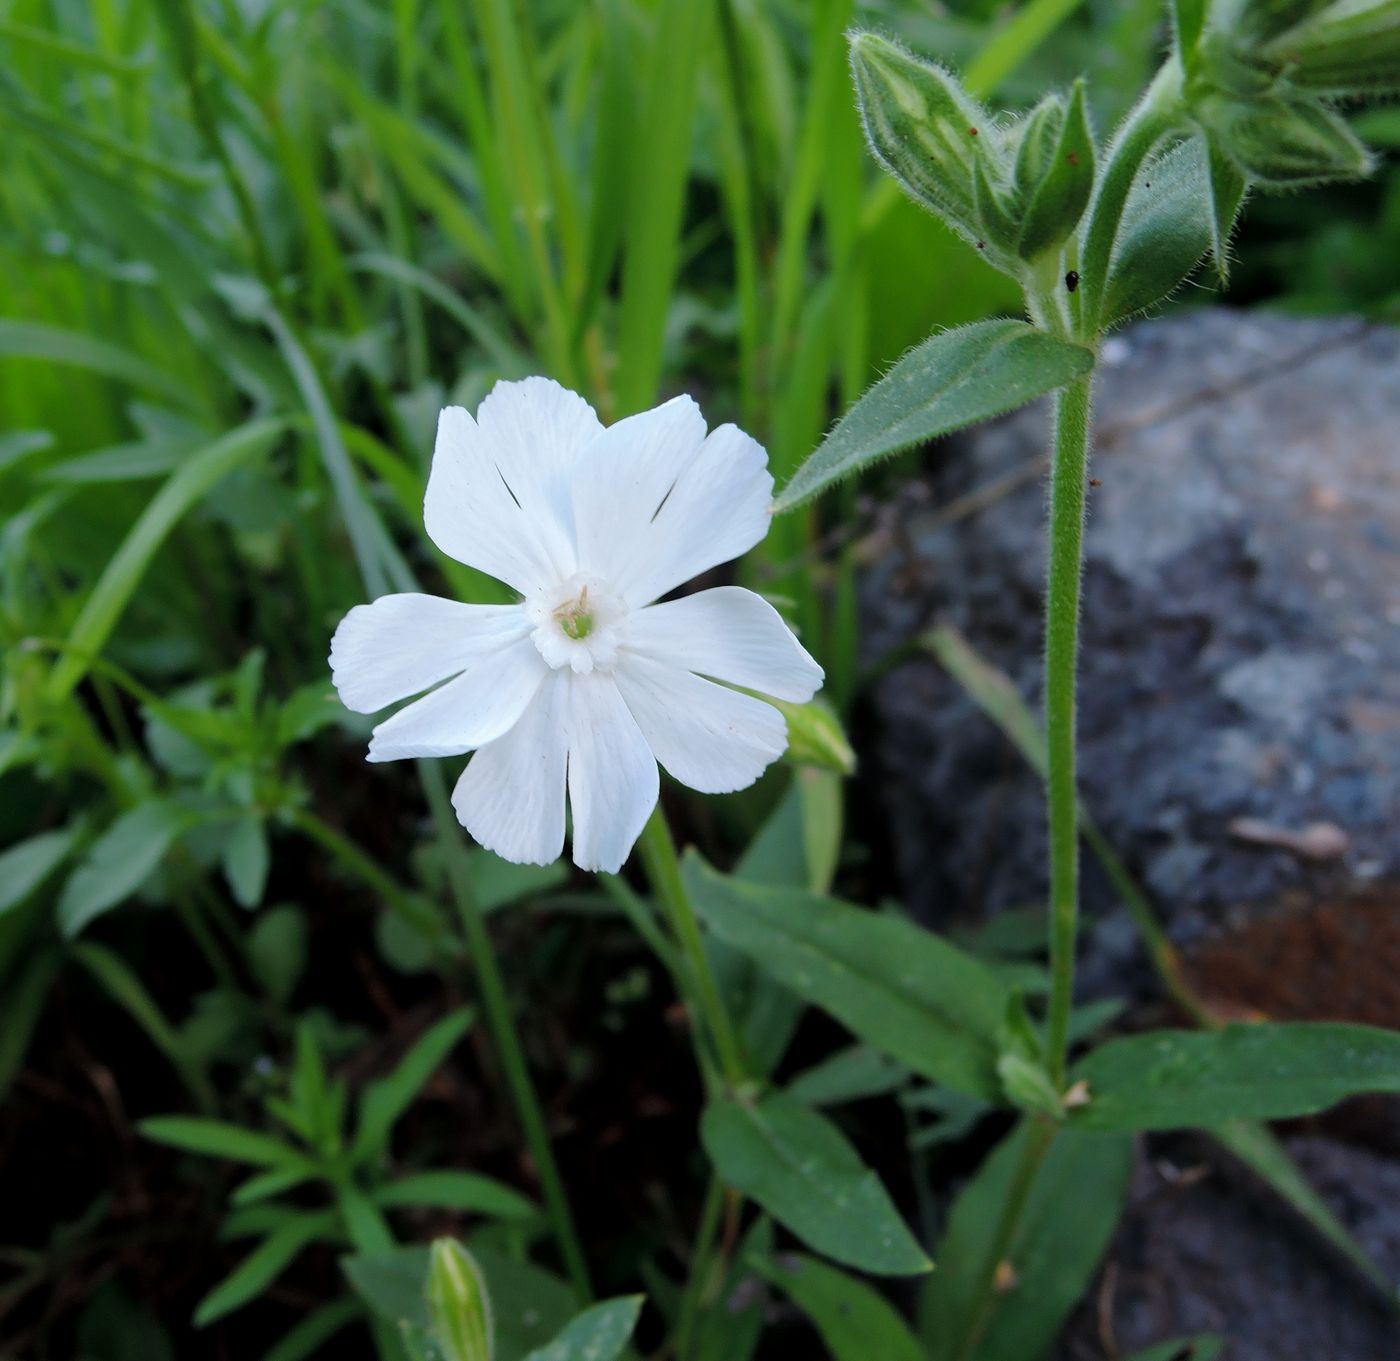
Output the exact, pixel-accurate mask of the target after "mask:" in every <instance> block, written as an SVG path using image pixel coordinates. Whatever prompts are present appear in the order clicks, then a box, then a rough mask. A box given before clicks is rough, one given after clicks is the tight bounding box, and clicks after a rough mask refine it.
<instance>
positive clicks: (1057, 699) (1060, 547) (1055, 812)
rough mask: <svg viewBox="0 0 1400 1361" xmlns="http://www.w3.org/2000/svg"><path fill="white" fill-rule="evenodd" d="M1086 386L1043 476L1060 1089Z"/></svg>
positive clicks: (1060, 399) (1070, 911) (1052, 1038)
mask: <svg viewBox="0 0 1400 1361" xmlns="http://www.w3.org/2000/svg"><path fill="white" fill-rule="evenodd" d="M1092 390H1093V380H1092V378H1089V377H1084V378H1080V379H1077V380H1076V381H1075V382H1073V383H1071V384H1070V385H1069V386H1068V387H1066V388H1062V389H1061V390H1060V392H1059V393H1057V394H1056V398H1055V434H1054V453H1053V462H1052V465H1051V471H1050V564H1049V573H1048V578H1047V582H1046V591H1045V749H1046V780H1045V786H1046V801H1047V804H1048V810H1049V824H1050V1006H1049V1020H1048V1025H1047V1035H1046V1051H1047V1059H1048V1065H1049V1070H1050V1078H1051V1081H1052V1082H1054V1084H1055V1086H1056V1087H1057V1088H1059V1087H1063V1085H1064V1077H1065V1068H1066V1064H1067V1060H1068V1051H1069V1018H1070V1007H1071V1005H1072V1003H1073V1001H1074V948H1075V936H1076V932H1077V929H1078V924H1079V921H1078V919H1079V806H1078V795H1077V792H1076V782H1075V668H1076V665H1077V662H1078V653H1079V588H1080V578H1081V575H1082V569H1083V547H1084V484H1085V478H1086V476H1087V474H1088V466H1089V406H1090V401H1091V396H1092Z"/></svg>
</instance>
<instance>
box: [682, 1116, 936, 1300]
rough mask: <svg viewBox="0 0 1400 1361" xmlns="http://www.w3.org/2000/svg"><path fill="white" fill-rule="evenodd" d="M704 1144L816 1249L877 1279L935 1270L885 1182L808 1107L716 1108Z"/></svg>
mask: <svg viewBox="0 0 1400 1361" xmlns="http://www.w3.org/2000/svg"><path fill="white" fill-rule="evenodd" d="M700 1138H701V1142H702V1143H703V1144H704V1146H705V1152H706V1153H708V1154H709V1156H710V1161H711V1162H713V1163H714V1166H715V1171H716V1172H717V1173H718V1174H719V1175H720V1177H722V1178H723V1179H724V1180H725V1181H726V1182H727V1183H728V1184H729V1185H730V1186H733V1187H734V1188H735V1189H737V1190H739V1191H742V1192H743V1193H744V1194H745V1195H746V1196H748V1197H749V1198H750V1199H751V1200H753V1201H755V1202H756V1203H757V1204H758V1205H760V1206H762V1207H763V1208H764V1209H765V1210H767V1211H768V1213H769V1214H771V1215H772V1216H773V1218H774V1219H776V1220H777V1221H778V1222H779V1223H780V1224H782V1225H784V1226H785V1227H786V1228H788V1229H790V1230H791V1231H792V1232H793V1233H794V1234H796V1235H797V1237H799V1238H800V1239H801V1240H802V1241H803V1242H804V1243H806V1244H807V1245H808V1246H809V1247H812V1248H815V1249H816V1250H817V1251H818V1252H822V1253H825V1254H826V1255H827V1256H828V1257H832V1258H834V1259H835V1260H836V1261H838V1262H844V1263H846V1264H847V1265H848V1266H853V1267H855V1268H857V1269H858V1270H860V1271H868V1272H872V1273H873V1274H876V1275H883V1276H908V1275H915V1274H918V1273H920V1272H924V1271H928V1270H929V1269H930V1267H931V1265H932V1264H931V1263H930V1262H929V1260H928V1258H927V1257H926V1256H925V1255H924V1252H923V1250H922V1249H921V1248H920V1247H919V1245H918V1243H917V1242H916V1241H915V1239H914V1238H913V1236H912V1235H911V1234H910V1232H909V1230H908V1229H907V1228H906V1227H905V1226H904V1222H903V1221H902V1220H901V1219H900V1218H899V1214H898V1212H897V1211H896V1210H895V1208H894V1206H893V1204H892V1203H891V1202H890V1198H889V1196H888V1194H887V1193H886V1191H885V1188H884V1187H883V1186H882V1185H881V1184H880V1180H879V1178H878V1176H877V1175H876V1174H875V1173H874V1172H872V1171H871V1170H870V1168H868V1167H867V1166H866V1165H865V1164H864V1163H863V1162H862V1161H861V1160H860V1157H859V1156H858V1155H857V1153H856V1151H855V1150H854V1149H853V1148H852V1147H851V1146H850V1144H849V1143H847V1142H846V1140H845V1138H844V1137H843V1136H842V1134H841V1133H840V1131H839V1130H838V1129H837V1128H836V1126H835V1125H833V1124H832V1123H831V1122H830V1121H829V1120H827V1119H826V1117H825V1116H822V1115H819V1114H818V1113H817V1112H816V1111H814V1110H812V1109H810V1108H809V1107H807V1106H804V1105H803V1104H802V1103H801V1102H799V1101H795V1100H794V1099H793V1098H792V1097H790V1096H787V1095H784V1094H782V1093H776V1094H774V1095H772V1096H768V1097H765V1098H764V1099H763V1100H761V1101H758V1102H754V1103H750V1102H747V1101H744V1100H742V1099H740V1100H730V1099H725V1100H721V1101H718V1102H712V1103H711V1104H710V1105H709V1106H707V1107H706V1109H705V1115H704V1119H703V1120H702V1121H701V1125H700Z"/></svg>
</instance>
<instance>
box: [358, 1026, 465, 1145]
mask: <svg viewBox="0 0 1400 1361" xmlns="http://www.w3.org/2000/svg"><path fill="white" fill-rule="evenodd" d="M473 1019H474V1016H473V1013H472V1012H471V1011H470V1010H469V1009H466V1008H464V1009H463V1010H461V1011H454V1012H453V1013H452V1014H451V1015H450V1016H444V1017H443V1019H442V1020H440V1021H439V1022H437V1024H436V1025H433V1026H431V1027H429V1028H428V1029H427V1030H425V1031H424V1032H423V1034H422V1035H420V1036H419V1037H418V1039H417V1040H416V1041H415V1043H414V1045H413V1047H412V1048H411V1049H410V1050H409V1051H408V1053H407V1054H405V1055H404V1056H403V1058H402V1059H401V1060H400V1062H399V1066H398V1067H397V1068H395V1069H394V1071H393V1072H392V1073H390V1074H389V1076H388V1077H385V1078H380V1079H379V1081H377V1082H372V1083H371V1084H370V1085H369V1087H368V1088H366V1090H365V1094H364V1096H363V1097H362V1098H361V1101H360V1123H359V1128H358V1129H357V1130H356V1131H355V1143H354V1147H353V1148H352V1149H351V1155H350V1156H351V1158H352V1159H353V1160H354V1161H356V1162H359V1161H361V1160H362V1159H364V1158H367V1157H370V1156H372V1155H373V1154H375V1153H377V1152H378V1151H379V1150H380V1149H382V1148H383V1147H384V1145H385V1143H386V1142H387V1140H388V1138H389V1131H390V1130H391V1129H392V1128H393V1125H394V1122H395V1121H396V1120H397V1119H398V1118H399V1116H401V1115H402V1114H403V1113H404V1111H406V1110H407V1109H408V1108H409V1106H410V1105H411V1104H412V1103H413V1100H414V1098H415V1097H416V1096H417V1095H418V1093H419V1091H421V1090H422V1088H423V1087H424V1085H425V1084H426V1083H427V1081H428V1079H429V1078H430V1077H432V1075H433V1074H434V1073H435V1072H436V1071H437V1069H438V1067H439V1066H440V1065H441V1064H442V1062H443V1061H444V1060H445V1059H446V1058H447V1056H448V1054H450V1053H451V1052H452V1050H453V1049H454V1048H455V1047H456V1044H457V1041H458V1040H460V1039H461V1038H462V1036H463V1035H465V1034H466V1033H467V1031H468V1029H470V1027H471V1023H472V1021H473Z"/></svg>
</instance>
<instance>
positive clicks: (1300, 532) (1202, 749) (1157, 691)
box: [862, 310, 1400, 1024]
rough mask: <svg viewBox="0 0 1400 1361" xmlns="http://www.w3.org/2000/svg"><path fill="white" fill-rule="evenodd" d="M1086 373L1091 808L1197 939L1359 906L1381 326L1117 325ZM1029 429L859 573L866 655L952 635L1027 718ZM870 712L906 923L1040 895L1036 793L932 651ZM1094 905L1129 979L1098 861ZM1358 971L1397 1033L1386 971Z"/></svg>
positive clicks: (884, 544) (984, 455) (1391, 443)
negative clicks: (1014, 695) (1093, 416)
mask: <svg viewBox="0 0 1400 1361" xmlns="http://www.w3.org/2000/svg"><path fill="white" fill-rule="evenodd" d="M1105 360H1106V362H1105V366H1104V372H1103V378H1102V381H1101V384H1100V389H1099V393H1098V398H1097V418H1098V422H1099V431H1100V434H1099V439H1098V448H1097V452H1096V455H1095V460H1094V465H1093V469H1092V473H1093V476H1094V477H1095V478H1097V479H1098V480H1099V485H1098V486H1095V487H1092V488H1091V490H1090V507H1089V523H1088V530H1087V535H1086V576H1085V589H1084V611H1083V661H1082V668H1081V692H1080V693H1081V711H1080V731H1081V757H1080V759H1081V788H1082V792H1083V795H1084V797H1085V799H1086V802H1087V803H1088V806H1089V807H1090V808H1091V809H1092V810H1093V812H1094V814H1095V816H1096V817H1097V818H1098V820H1099V822H1100V823H1101V824H1102V825H1103V827H1104V830H1105V831H1106V832H1107V834H1108V836H1109V839H1110V840H1111V841H1112V843H1113V844H1114V845H1115V846H1116V847H1117V848H1118V850H1119V852H1120V853H1122V854H1124V855H1125V856H1126V858H1127V860H1128V862H1129V864H1130V866H1131V867H1132V868H1133V870H1134V871H1135V873H1136V874H1137V875H1138V877H1139V879H1140V881H1141V882H1142V883H1143V884H1144V885H1145V887H1146V888H1147V890H1148V891H1149V893H1150V895H1151V896H1152V898H1153V899H1154V901H1155V903H1156V904H1157V905H1158V908H1159V910H1160V911H1161V912H1162V914H1163V916H1164V918H1165V919H1166V922H1167V926H1168V929H1169V932H1170V934H1171V935H1172V937H1173V938H1174V939H1175V940H1176V941H1177V942H1178V943H1179V944H1181V945H1183V946H1185V947H1187V948H1188V950H1189V949H1190V948H1191V947H1193V946H1197V945H1199V946H1201V947H1202V948H1204V947H1205V945H1206V943H1207V942H1212V943H1215V944H1218V942H1219V938H1220V934H1221V933H1222V932H1223V933H1226V934H1228V933H1230V932H1233V931H1236V930H1245V929H1247V927H1248V924H1249V923H1250V922H1252V921H1253V920H1254V919H1255V918H1256V917H1257V916H1258V915H1259V914H1261V913H1262V914H1264V915H1266V916H1268V917H1273V916H1275V915H1277V914H1296V913H1300V912H1301V913H1305V914H1306V913H1307V912H1310V911H1315V910H1318V909H1319V908H1322V907H1335V905H1336V904H1338V903H1341V902H1345V901H1347V900H1349V899H1350V897H1351V896H1352V895H1353V894H1356V893H1358V892H1361V891H1368V892H1370V893H1371V894H1372V895H1373V896H1374V894H1375V893H1376V892H1377V891H1379V886H1382V885H1384V884H1385V883H1387V882H1388V881H1390V880H1391V879H1393V878H1400V836H1397V835H1396V832H1397V829H1398V828H1400V332H1397V331H1395V330H1392V329H1387V328H1383V327H1377V326H1370V325H1366V324H1363V323H1359V322H1354V321H1349V320H1341V321H1336V320H1327V321H1315V320H1296V319H1288V318H1282V317H1270V316H1266V315H1262V314H1257V313H1248V314H1246V313H1232V312H1228V311H1223V310H1217V311H1201V312H1194V313H1189V314H1183V315H1180V316H1177V317H1174V318H1172V319H1170V320H1167V321H1162V322H1155V323H1148V324H1145V325H1142V326H1140V327H1137V328H1135V329H1133V330H1131V331H1129V332H1127V333H1125V334H1124V335H1122V336H1121V337H1115V338H1114V339H1112V340H1110V341H1109V343H1108V346H1107V348H1106V353H1105ZM1044 442H1045V412H1044V410H1043V409H1041V408H1035V409H1031V410H1028V411H1024V412H1021V413H1019V414H1018V415H1016V416H1014V417H1012V418H1010V419H1008V420H1005V421H1003V422H1000V423H998V424H996V425H993V426H991V427H988V428H985V429H983V430H981V431H979V432H975V433H974V434H972V435H971V436H969V437H966V438H964V439H963V440H961V441H960V442H958V443H956V444H954V445H951V446H949V448H948V451H947V452H946V453H945V455H944V458H943V461H942V464H941V466H940V468H939V470H938V471H937V472H936V473H935V474H933V475H932V476H931V477H930V478H929V479H928V480H927V481H926V482H924V483H922V484H914V485H912V486H910V487H908V488H906V490H905V492H904V493H903V494H902V495H901V497H900V498H899V499H898V500H896V502H895V503H894V504H893V505H891V506H889V507H886V508H885V511H884V519H883V522H882V525H881V528H880V529H879V531H878V534H877V538H876V547H877V552H876V554H875V556H876V563H875V565H874V566H873V567H872V568H871V569H870V570H869V571H868V573H867V574H866V577H865V579H864V583H863V602H862V603H863V607H864V615H863V618H864V620H865V621H866V629H867V635H866V636H867V642H868V648H869V653H870V657H871V659H872V660H873V659H874V658H878V657H880V656H882V655H884V654H885V653H886V652H887V651H889V650H890V649H892V648H895V647H898V646H900V645H902V644H907V642H908V641H909V640H910V639H911V638H913V637H915V636H916V635H917V634H918V633H919V632H920V631H921V630H922V629H924V628H926V627H928V626H929V625H931V624H934V623H951V624H952V625H954V626H955V627H956V628H958V629H959V630H960V631H961V632H962V633H964V634H965V635H966V636H967V638H968V639H969V640H970V641H971V642H972V644H973V645H974V647H976V648H977V649H978V651H979V652H980V653H981V654H982V655H983V656H984V657H986V658H987V659H988V660H990V661H991V662H993V663H994V664H995V665H997V666H999V667H1001V668H1002V669H1003V670H1005V671H1006V672H1007V673H1008V674H1009V675H1010V677H1011V678H1012V680H1013V681H1014V682H1015V683H1016V685H1017V687H1018V688H1019V689H1020V691H1021V693H1022V694H1023V695H1025V696H1027V698H1029V699H1030V700H1032V702H1037V703H1038V696H1039V687H1040V674H1039V673H1040V657H1041V636H1042V624H1041V618H1040V611H1041V592H1042V571H1043V563H1044V552H1045V550H1044V526H1043V520H1044V457H1043V450H1044ZM873 709H874V718H875V743H874V746H875V752H874V755H875V761H874V762H873V764H874V766H875V767H876V771H875V774H876V778H877V779H878V782H879V786H880V788H881V789H882V790H883V791H884V796H885V798H886V800H887V808H886V811H887V814H888V819H889V826H890V835H891V841H892V850H893V854H894V857H895V861H896V865H897V868H898V872H899V875H900V878H901V880H902V887H903V890H904V891H905V893H906V895H907V899H908V901H909V902H910V903H911V904H912V905H913V906H914V908H915V910H916V911H917V912H919V913H920V914H921V915H922V916H923V917H924V918H925V919H927V920H929V921H931V922H934V923H946V922H947V921H948V920H950V919H955V918H972V919H977V918H980V917H983V916H986V915H988V914H992V913H995V912H997V911H999V910H1001V909H1003V908H1006V907H1009V906H1015V905H1021V904H1026V903H1032V902H1035V901H1038V900H1039V899H1040V898H1041V896H1042V895H1043V893H1044V883H1045V881H1044V863H1045V857H1044V851H1045V838H1044V831H1043V826H1042V819H1043V812H1042V806H1041V796H1040V789H1039V786H1038V783H1037V781H1036V780H1035V778H1034V777H1033V776H1031V775H1030V774H1029V773H1028V772H1027V770H1026V769H1025V767H1024V765H1023V764H1022V762H1021V761H1020V760H1019V758H1018V757H1017V756H1016V755H1015V753H1014V752H1013V751H1012V750H1011V748H1010V746H1009V744H1008V743H1007V742H1006V741H1005V740H1004V739H1003V738H1002V737H1001V736H1000V734H998V733H997V731H996V730H995V729H994V728H993V727H992V725H991V724H990V723H989V722H988V721H987V720H985V719H984V718H982V717H981V716H980V714H979V713H978V712H977V711H976V709H975V707H974V706H973V705H972V703H971V702H970V701H969V700H968V699H967V698H966V696H965V695H963V694H962V693H961V692H960V690H959V689H958V687H957V685H956V684H955V683H954V682H953V681H952V680H951V679H950V678H949V677H947V676H946V675H945V674H944V673H943V672H942V671H941V670H940V669H939V668H938V667H937V666H936V665H935V664H934V663H933V662H932V661H931V660H919V661H915V662H912V663H910V664H907V665H904V666H901V667H899V668H897V669H895V670H894V671H892V672H890V673H889V674H888V675H886V676H885V677H884V679H883V680H882V681H881V682H880V683H879V684H878V685H877V686H876V687H875V689H874V694H873ZM1084 901H1085V907H1086V910H1087V912H1088V914H1089V916H1090V920H1091V925H1090V933H1091V934H1090V938H1089V940H1088V941H1087V942H1086V956H1087V958H1086V966H1087V970H1088V972H1087V974H1086V978H1085V981H1086V984H1087V985H1088V986H1089V987H1090V988H1091V989H1093V990H1098V991H1105V990H1117V991H1121V990H1122V989H1123V986H1124V983H1125V979H1126V977H1127V976H1128V974H1129V972H1130V971H1131V970H1133V969H1134V968H1136V967H1137V964H1135V961H1137V962H1138V963H1140V955H1139V952H1138V951H1137V946H1136V942H1135V940H1134V936H1133V932H1132V930H1131V928H1130V926H1129V924H1128V922H1127V920H1126V918H1125V917H1124V916H1123V914H1122V913H1121V912H1120V911H1119V910H1118V909H1117V907H1116V904H1115V902H1114V899H1113V895H1112V894H1111V892H1110V890H1109V888H1108V886H1107V884H1106V882H1105V881H1104V880H1103V878H1102V876H1100V875H1097V874H1096V873H1094V871H1093V867H1092V866H1086V883H1085V891H1084ZM1387 915H1388V916H1390V917H1394V916H1395V914H1393V913H1391V914H1387ZM1383 934H1384V933H1383ZM1397 949H1400V931H1397V930H1393V929H1392V930H1391V931H1390V932H1389V936H1388V940H1387V941H1386V942H1381V941H1380V940H1379V939H1372V940H1371V941H1370V942H1369V944H1368V945H1367V946H1366V948H1364V949H1362V950H1360V951H1359V954H1358V955H1357V958H1358V960H1359V963H1360V966H1361V967H1363V969H1364V968H1365V966H1366V963H1367V960H1368V959H1375V958H1376V956H1377V951H1378V950H1379V951H1380V952H1381V953H1382V954H1384V953H1385V952H1386V951H1390V952H1392V953H1391V955H1390V964H1391V965H1392V966H1393V964H1394V963H1395V959H1396V956H1395V955H1394V953H1393V952H1394V951H1395V950H1397ZM1285 963H1287V962H1286V961H1285ZM1294 963H1296V965H1297V967H1299V968H1303V969H1304V970H1306V967H1307V966H1308V964H1309V961H1308V960H1307V959H1303V960H1300V961H1295V962H1294ZM1372 973H1373V974H1375V975H1376V976H1377V977H1378V979H1380V978H1382V977H1383V979H1384V983H1385V990H1386V991H1387V992H1388V995H1389V996H1390V997H1391V998H1392V999H1393V1000H1394V1003H1395V1006H1394V1010H1393V1012H1392V1014H1391V1015H1390V1016H1389V1017H1388V1018H1387V1019H1388V1020H1389V1022H1390V1023H1395V1024H1400V992H1397V991H1396V987H1397V985H1396V982H1395V973H1394V970H1393V968H1392V967H1387V968H1386V969H1385V970H1383V971H1382V970H1372ZM1138 977H1139V981H1140V982H1141V981H1143V980H1142V976H1141V970H1140V969H1139V970H1138ZM1297 987H1304V990H1305V991H1306V988H1305V985H1304V984H1302V983H1298V984H1296V985H1295V991H1296V989H1297ZM1358 991H1360V992H1363V993H1364V992H1365V991H1366V989H1365V987H1364V984H1363V985H1362V986H1361V987H1360V988H1359V989H1358ZM1219 1000H1220V1001H1221V1003H1222V1005H1224V1006H1226V1007H1227V1008H1228V1007H1229V1006H1230V1005H1232V1004H1234V1005H1238V1006H1239V1007H1240V1008H1242V1009H1245V1010H1249V1009H1255V1008H1258V1009H1263V1010H1268V1009H1269V1006H1268V1004H1269V1002H1270V1000H1271V999H1270V998H1268V997H1263V998H1261V999H1259V1000H1257V1001H1256V1000H1255V999H1253V998H1250V997H1248V996H1244V997H1238V998H1221V999H1219ZM1317 1001H1318V1002H1319V1004H1320V1005H1323V1009H1324V1010H1325V1004H1322V999H1317ZM1372 1011H1373V1012H1374V1008H1372ZM1366 1019H1370V1020H1376V1021H1381V1020H1382V1018H1381V1017H1380V1016H1377V1015H1374V1014H1371V1015H1368V1016H1367V1018H1366ZM1383 1023H1384V1022H1383Z"/></svg>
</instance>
